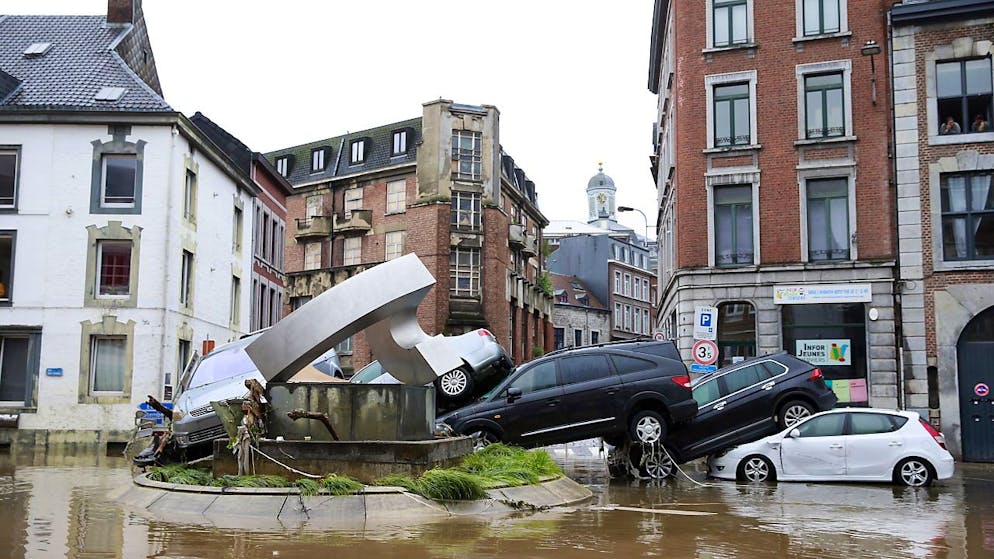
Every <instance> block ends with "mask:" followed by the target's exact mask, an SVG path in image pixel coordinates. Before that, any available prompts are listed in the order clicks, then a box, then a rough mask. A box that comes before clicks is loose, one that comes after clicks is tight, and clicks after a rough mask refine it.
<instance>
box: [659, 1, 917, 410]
mask: <svg viewBox="0 0 994 559" xmlns="http://www.w3.org/2000/svg"><path fill="white" fill-rule="evenodd" d="M888 7H889V3H888V2H886V1H883V0H864V1H860V2H855V1H852V0H838V1H824V2H810V1H805V0H773V1H764V2H758V1H754V0H703V1H702V0H657V1H656V3H655V14H654V21H653V31H652V41H651V58H650V67H649V84H648V85H649V89H650V90H651V91H652V92H653V93H656V94H658V95H659V104H658V120H657V122H656V123H655V124H654V132H655V133H654V144H655V145H654V154H653V156H652V172H653V175H654V178H655V180H656V184H657V190H658V202H659V215H658V224H659V231H660V234H659V245H660V246H659V282H660V289H659V292H660V294H659V295H660V296H659V300H658V301H657V309H658V313H657V317H658V319H657V320H658V325H659V328H660V329H661V330H663V331H664V332H665V333H667V334H668V335H669V336H670V337H674V338H677V339H678V343H679V347H680V349H681V351H682V352H683V355H684V356H685V357H686V358H689V357H690V348H691V344H692V343H693V340H692V322H693V317H694V308H695V307H696V306H700V305H714V306H717V307H718V309H719V325H718V345H719V347H720V350H721V355H720V357H721V362H722V363H730V362H731V361H732V358H734V357H739V356H742V357H744V356H752V355H757V354H766V353H770V352H775V351H779V350H787V351H789V352H791V353H797V352H799V351H800V352H803V353H804V354H805V355H804V357H805V358H806V359H808V360H809V361H813V362H815V363H818V364H820V365H821V366H822V368H823V370H824V371H825V373H826V376H827V378H829V379H832V385H833V389H835V390H836V392H837V393H838V395H839V399H840V402H843V403H852V404H855V405H866V404H871V405H877V406H883V407H896V406H897V404H898V374H897V371H898V367H897V358H896V339H895V329H896V321H895V312H894V288H893V286H894V265H895V239H894V237H895V234H894V232H895V227H894V222H895V216H894V203H893V195H892V193H891V190H890V188H889V184H888V180H889V166H888V164H887V162H888V131H889V130H890V127H891V126H890V118H889V90H888V87H887V84H888V83H889V78H888V71H889V69H888V67H887V66H888V65H887V64H886V58H885V57H884V56H881V55H880V53H881V50H882V49H883V47H884V46H885V45H884V44H883V43H885V42H886V33H887V27H886V10H887V8H888ZM870 41H872V42H871V43H869V44H867V43H868V42H870ZM864 53H865V54H864ZM885 54H886V53H884V55H885ZM832 345H835V346H836V347H837V348H839V349H840V350H841V353H839V352H831V351H828V350H829V348H831V346H832ZM833 354H834V355H838V356H839V357H840V358H839V359H835V358H833V357H832V355H833Z"/></svg>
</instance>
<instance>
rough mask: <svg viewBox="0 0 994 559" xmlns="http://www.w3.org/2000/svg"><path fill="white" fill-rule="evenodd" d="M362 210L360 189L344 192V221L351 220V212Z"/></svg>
mask: <svg viewBox="0 0 994 559" xmlns="http://www.w3.org/2000/svg"><path fill="white" fill-rule="evenodd" d="M361 209H362V187H359V188H352V189H349V190H346V191H345V219H352V212H353V211H355V210H361Z"/></svg>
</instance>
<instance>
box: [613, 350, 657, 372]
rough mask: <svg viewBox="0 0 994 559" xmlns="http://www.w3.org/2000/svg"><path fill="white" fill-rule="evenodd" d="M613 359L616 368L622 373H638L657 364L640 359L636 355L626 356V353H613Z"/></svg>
mask: <svg viewBox="0 0 994 559" xmlns="http://www.w3.org/2000/svg"><path fill="white" fill-rule="evenodd" d="M611 361H613V362H614V368H615V370H616V371H618V374H621V375H624V374H628V373H637V372H639V371H649V370H651V369H653V368H654V367H655V366H656V364H655V363H653V362H652V361H646V360H645V359H638V358H636V357H625V356H624V355H612V356H611Z"/></svg>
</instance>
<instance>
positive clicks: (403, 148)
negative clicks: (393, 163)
mask: <svg viewBox="0 0 994 559" xmlns="http://www.w3.org/2000/svg"><path fill="white" fill-rule="evenodd" d="M405 153H407V130H395V131H394V133H393V151H392V152H390V154H391V155H404V154H405Z"/></svg>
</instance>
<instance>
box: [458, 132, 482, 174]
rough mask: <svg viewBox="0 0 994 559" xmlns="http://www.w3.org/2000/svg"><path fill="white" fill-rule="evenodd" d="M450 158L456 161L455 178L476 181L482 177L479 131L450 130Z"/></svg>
mask: <svg viewBox="0 0 994 559" xmlns="http://www.w3.org/2000/svg"><path fill="white" fill-rule="evenodd" d="M452 159H454V160H456V161H457V162H458V166H457V167H456V169H455V178H456V179H458V180H470V181H478V180H480V179H481V178H482V167H483V148H482V140H481V136H480V133H479V132H471V131H469V130H455V131H453V132H452Z"/></svg>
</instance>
